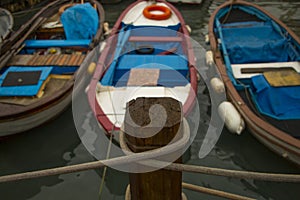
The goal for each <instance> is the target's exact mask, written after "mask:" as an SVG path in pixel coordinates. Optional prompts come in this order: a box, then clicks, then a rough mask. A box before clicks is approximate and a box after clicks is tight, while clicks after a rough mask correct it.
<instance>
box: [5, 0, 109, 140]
mask: <svg viewBox="0 0 300 200" xmlns="http://www.w3.org/2000/svg"><path fill="white" fill-rule="evenodd" d="M73 6H74V7H73ZM71 7H72V8H71ZM66 10H67V11H68V12H69V13H71V12H74V13H77V15H76V16H80V17H81V18H80V19H85V20H89V21H90V22H91V24H89V25H88V26H86V23H84V21H83V22H82V21H78V23H77V24H76V26H74V25H73V24H74V23H73V21H74V20H78V19H79V18H76V19H75V18H72V16H74V17H76V16H75V15H74V14H73V15H70V14H68V16H67V17H70V18H67V17H66V15H67V14H66V15H64V12H65V11H66ZM87 13H88V14H91V15H87ZM82 16H85V17H86V18H84V17H82ZM71 18H72V19H71ZM104 20H105V19H104V10H103V7H102V5H101V4H100V3H99V2H98V1H95V0H90V1H88V3H87V1H86V3H84V4H80V5H79V4H72V3H70V2H69V1H68V0H56V1H53V2H50V3H49V4H47V5H46V6H45V7H43V8H42V9H41V10H40V11H39V12H37V13H36V14H35V15H34V16H33V17H32V18H31V19H30V20H29V21H28V22H27V23H25V24H24V25H23V26H22V27H20V29H19V30H17V31H16V32H15V33H14V34H13V35H11V36H10V37H9V39H7V40H5V41H4V43H3V44H2V50H3V51H1V52H2V54H1V56H0V69H3V71H4V72H3V73H2V74H1V78H3V79H1V80H4V79H5V80H13V81H11V83H10V84H11V85H9V87H8V86H7V85H5V84H2V83H1V88H0V90H1V91H0V92H1V93H0V110H1V112H0V137H3V136H9V135H12V134H15V133H20V132H24V131H27V130H30V129H32V128H34V127H37V126H40V125H42V124H44V123H45V122H47V121H49V120H51V119H54V118H55V117H57V116H58V115H59V114H60V113H62V112H63V111H64V110H65V109H66V108H67V107H68V105H69V104H70V102H71V99H72V90H73V86H74V82H75V74H76V73H77V71H78V69H80V68H81V66H83V65H85V64H86V61H85V58H87V57H88V56H89V55H90V53H91V52H92V51H91V50H92V49H93V48H94V47H96V46H97V45H98V43H99V42H100V40H101V37H102V33H103V23H104ZM63 21H64V22H65V23H64V22H63ZM72 23H73V24H72ZM62 24H65V25H66V26H64V27H62V26H63V25H62ZM80 25H82V26H81V30H86V29H85V28H87V29H88V30H90V29H92V32H90V33H89V35H88V36H87V35H84V34H81V33H80V34H81V35H80V34H78V35H76V34H72V33H74V30H75V28H76V27H79V26H80ZM91 27H93V28H91ZM77 33H78V32H77ZM74 35H76V36H75V38H74V37H73V36H74ZM9 73H10V77H9V75H8V74H9ZM7 77H9V78H7ZM16 77H21V78H18V80H21V82H27V83H26V84H23V85H22V84H21V85H20V84H17V83H16ZM32 79H34V81H33V82H30V80H32ZM18 80H17V81H18ZM28 81H29V82H28ZM34 88H35V89H34Z"/></svg>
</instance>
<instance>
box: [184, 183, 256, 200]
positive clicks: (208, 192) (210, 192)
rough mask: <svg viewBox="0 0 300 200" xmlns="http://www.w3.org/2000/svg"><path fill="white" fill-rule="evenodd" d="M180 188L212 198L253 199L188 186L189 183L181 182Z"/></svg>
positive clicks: (191, 185)
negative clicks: (211, 196)
mask: <svg viewBox="0 0 300 200" xmlns="http://www.w3.org/2000/svg"><path fill="white" fill-rule="evenodd" d="M182 188H185V189H188V190H193V191H196V192H201V193H205V194H209V195H213V196H218V197H223V198H227V199H232V200H254V199H253V198H249V197H245V196H241V195H238V194H233V193H229V192H224V191H220V190H216V189H211V188H207V187H202V186H198V185H194V184H190V183H184V182H183V183H182Z"/></svg>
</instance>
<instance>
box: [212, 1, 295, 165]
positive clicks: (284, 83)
mask: <svg viewBox="0 0 300 200" xmlns="http://www.w3.org/2000/svg"><path fill="white" fill-rule="evenodd" d="M209 41H210V46H211V50H212V52H213V59H214V62H215V65H216V67H217V69H218V71H219V73H220V74H221V76H222V79H223V81H224V84H225V88H226V92H227V97H228V98H229V100H230V101H231V102H232V104H233V105H234V107H235V108H236V109H237V111H238V112H239V113H240V114H241V116H242V117H243V119H244V120H245V122H246V125H247V128H248V129H249V130H250V132H251V133H252V134H253V135H254V136H255V137H256V138H257V139H258V140H259V141H261V142H262V143H263V144H265V145H266V146H267V147H269V148H270V149H271V150H273V151H274V152H276V153H278V154H279V155H281V156H283V157H284V158H286V159H288V160H290V161H293V162H294V163H296V164H298V165H300V132H299V129H300V75H299V72H300V62H299V61H300V39H299V37H298V36H297V35H296V34H295V33H294V32H292V31H291V30H290V29H289V28H288V27H287V26H286V25H285V24H284V23H283V22H281V21H280V20H278V19H276V18H275V17H274V16H272V15H271V14H270V13H269V12H267V11H265V10H264V9H262V8H261V7H259V6H257V5H255V4H252V3H248V2H245V1H240V0H236V1H228V2H226V3H224V4H222V5H221V6H219V7H218V8H217V9H216V10H215V11H214V12H213V14H212V15H211V18H210V20H209Z"/></svg>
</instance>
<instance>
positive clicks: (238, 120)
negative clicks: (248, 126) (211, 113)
mask: <svg viewBox="0 0 300 200" xmlns="http://www.w3.org/2000/svg"><path fill="white" fill-rule="evenodd" d="M218 112H219V115H220V117H221V118H222V119H223V120H224V122H225V126H226V127H227V129H228V130H229V131H230V132H231V133H236V134H238V135H240V134H241V132H242V131H243V130H244V128H245V122H244V120H243V118H242V117H241V115H240V114H239V112H238V111H237V110H236V108H235V107H234V106H233V105H232V103H230V102H228V101H223V102H222V103H221V104H220V105H219V107H218Z"/></svg>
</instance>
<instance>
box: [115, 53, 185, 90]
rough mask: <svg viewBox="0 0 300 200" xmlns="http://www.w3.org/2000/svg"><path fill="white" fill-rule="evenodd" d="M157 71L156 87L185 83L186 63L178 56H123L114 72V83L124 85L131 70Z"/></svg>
mask: <svg viewBox="0 0 300 200" xmlns="http://www.w3.org/2000/svg"><path fill="white" fill-rule="evenodd" d="M137 68H143V69H159V78H158V82H157V84H158V85H165V86H176V85H185V84H186V83H187V79H186V77H187V75H188V71H189V69H188V63H187V60H186V59H185V58H184V57H181V56H178V55H143V56H141V55H124V56H123V57H122V58H121V59H120V62H119V64H118V67H117V70H116V72H115V77H114V82H115V83H116V82H118V85H119V84H121V85H126V83H127V81H128V80H129V74H130V71H131V69H137Z"/></svg>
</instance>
